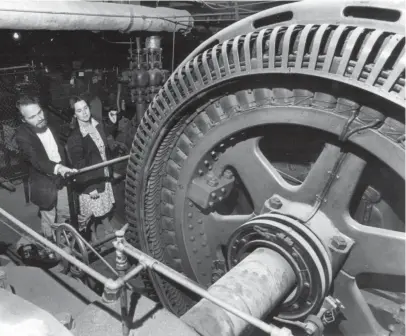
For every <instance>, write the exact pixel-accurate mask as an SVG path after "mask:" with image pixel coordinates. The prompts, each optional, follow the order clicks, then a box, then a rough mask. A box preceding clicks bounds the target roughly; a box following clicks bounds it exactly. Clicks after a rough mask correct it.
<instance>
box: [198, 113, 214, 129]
mask: <svg viewBox="0 0 406 336" xmlns="http://www.w3.org/2000/svg"><path fill="white" fill-rule="evenodd" d="M194 122H195V125H196V127H197V128H198V129H199V132H200V133H202V134H206V133H207V132H208V131H209V130H210V128H211V126H212V123H211V120H210V118H209V117H208V115H207V114H206V112H203V113H200V114H199V115H198V117H197V118H196V119H195V121H194Z"/></svg>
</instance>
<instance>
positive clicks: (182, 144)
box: [177, 134, 192, 156]
mask: <svg viewBox="0 0 406 336" xmlns="http://www.w3.org/2000/svg"><path fill="white" fill-rule="evenodd" d="M177 147H178V148H179V149H180V150H181V151H182V152H183V153H185V154H186V155H187V156H189V154H190V149H191V148H192V142H191V141H190V139H189V138H188V137H187V136H186V135H185V134H182V135H181V136H180V138H179V142H178V144H177Z"/></svg>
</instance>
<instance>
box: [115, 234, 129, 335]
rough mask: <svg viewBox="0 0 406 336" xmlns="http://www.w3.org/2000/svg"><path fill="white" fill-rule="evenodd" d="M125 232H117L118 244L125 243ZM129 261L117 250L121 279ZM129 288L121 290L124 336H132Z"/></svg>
mask: <svg viewBox="0 0 406 336" xmlns="http://www.w3.org/2000/svg"><path fill="white" fill-rule="evenodd" d="M124 234H125V230H118V231H116V237H117V239H116V242H117V243H123V242H124ZM128 268H129V265H128V259H127V256H126V255H125V254H124V253H123V252H122V251H119V250H118V249H116V270H117V273H118V275H119V276H120V277H124V276H125V273H126V271H127V270H128ZM127 301H128V300H127V287H126V286H123V287H122V288H121V295H120V304H121V323H122V328H123V336H128V335H129V334H130V328H129V321H128V302H127Z"/></svg>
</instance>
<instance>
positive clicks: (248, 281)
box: [181, 248, 296, 336]
mask: <svg viewBox="0 0 406 336" xmlns="http://www.w3.org/2000/svg"><path fill="white" fill-rule="evenodd" d="M295 282H296V277H295V273H294V272H293V269H292V268H291V266H290V265H289V263H288V262H287V261H286V260H285V259H284V258H283V257H282V256H281V255H280V254H278V253H277V252H275V251H272V250H269V249H264V248H259V249H257V250H255V251H254V252H253V253H251V254H250V255H249V256H247V257H246V258H245V259H244V260H242V261H241V262H240V263H239V264H238V265H236V266H235V267H234V268H233V269H232V270H231V271H230V272H228V273H226V274H225V275H224V276H223V277H222V278H221V279H220V280H218V281H217V282H216V283H214V284H213V285H212V286H211V287H210V288H209V290H208V292H209V293H210V294H211V295H212V296H214V297H216V298H217V299H220V300H221V301H223V302H224V303H227V304H228V305H231V306H233V307H235V308H236V309H238V310H240V311H242V312H244V313H247V314H250V315H252V316H253V317H256V318H259V319H260V318H263V317H264V316H266V315H267V314H269V313H271V312H272V310H273V309H275V308H276V307H277V306H278V305H279V304H280V303H281V302H282V300H283V299H284V298H285V297H286V296H287V295H288V294H289V293H290V292H291V290H292V289H293V287H294V285H295ZM181 320H182V321H183V322H185V323H186V324H188V325H189V326H190V327H192V328H193V329H194V330H196V332H197V333H199V334H201V335H205V336H218V335H222V336H238V335H242V334H245V333H247V334H249V331H250V329H251V328H253V326H252V325H250V324H249V323H248V322H247V321H245V320H243V319H241V318H240V317H238V316H236V315H234V314H232V313H230V312H228V311H226V310H224V309H223V308H221V307H219V306H217V305H215V304H214V303H213V302H211V301H209V300H207V299H202V300H201V301H200V302H199V303H197V304H196V305H195V306H194V307H192V308H191V309H190V310H189V311H188V312H186V314H184V315H183V316H182V317H181ZM283 332H285V331H280V332H278V331H277V330H275V335H277V334H278V333H279V334H281V333H283ZM272 334H274V333H272Z"/></svg>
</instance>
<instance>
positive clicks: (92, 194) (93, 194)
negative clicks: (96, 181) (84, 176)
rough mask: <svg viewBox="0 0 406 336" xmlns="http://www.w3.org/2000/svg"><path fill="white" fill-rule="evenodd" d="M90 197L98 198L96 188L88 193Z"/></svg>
mask: <svg viewBox="0 0 406 336" xmlns="http://www.w3.org/2000/svg"><path fill="white" fill-rule="evenodd" d="M89 195H90V198H91V199H98V198H99V197H100V195H99V193H98V192H97V190H93V191H91V192H90V193H89Z"/></svg>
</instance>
